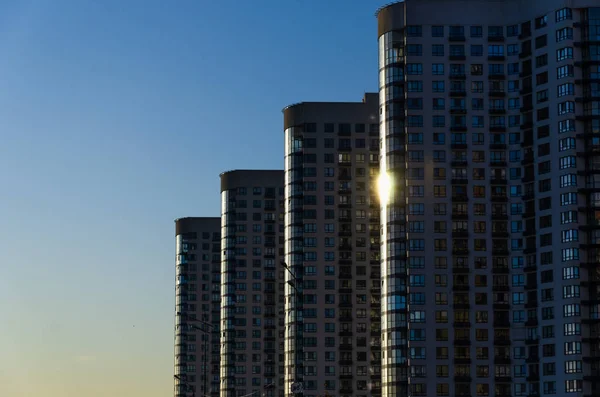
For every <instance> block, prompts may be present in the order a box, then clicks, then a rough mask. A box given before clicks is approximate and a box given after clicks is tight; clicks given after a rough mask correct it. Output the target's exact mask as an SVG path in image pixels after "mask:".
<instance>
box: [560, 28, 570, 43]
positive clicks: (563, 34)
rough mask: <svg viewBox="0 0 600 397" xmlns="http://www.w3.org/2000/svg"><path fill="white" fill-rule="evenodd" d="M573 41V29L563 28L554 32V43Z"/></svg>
mask: <svg viewBox="0 0 600 397" xmlns="http://www.w3.org/2000/svg"><path fill="white" fill-rule="evenodd" d="M563 40H573V28H569V27H565V28H562V29H558V30H557V31H556V42H557V43H558V42H561V41H563Z"/></svg>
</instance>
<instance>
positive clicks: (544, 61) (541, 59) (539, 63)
mask: <svg viewBox="0 0 600 397" xmlns="http://www.w3.org/2000/svg"><path fill="white" fill-rule="evenodd" d="M546 65H548V54H543V55H539V56H537V57H535V67H536V68H541V67H543V66H546Z"/></svg>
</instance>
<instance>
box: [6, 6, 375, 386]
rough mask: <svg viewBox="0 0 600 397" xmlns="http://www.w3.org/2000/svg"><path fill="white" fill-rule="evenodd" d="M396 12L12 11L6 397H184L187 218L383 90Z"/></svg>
mask: <svg viewBox="0 0 600 397" xmlns="http://www.w3.org/2000/svg"><path fill="white" fill-rule="evenodd" d="M383 3H384V2H381V1H375V0H352V1H349V0H253V1H250V0H236V1H213V0H210V1H209V0H195V1H191V0H178V1H166V0H162V1H158V0H144V1H141V0H126V1H123V0H103V1H91V0H21V1H8V0H7V1H3V2H1V3H0V53H1V54H2V56H1V57H0V222H1V223H0V395H2V396H11V397H25V396H27V397H29V396H34V395H36V396H37V395H40V396H45V397H59V396H60V397H75V396H77V397H80V396H86V397H99V396H103V397H104V396H111V397H112V396H120V395H128V396H144V397H159V396H161V397H164V396H165V395H171V393H172V385H173V381H172V374H173V343H172V342H173V327H172V324H173V311H174V309H173V307H174V297H173V295H174V281H173V278H174V259H175V255H174V248H175V240H174V224H173V220H174V219H175V218H178V217H182V216H218V214H219V177H218V175H219V173H221V172H223V171H226V170H230V169H236V168H282V167H283V158H282V148H283V139H282V138H283V132H282V114H281V109H282V108H283V107H284V106H286V105H288V104H291V103H295V102H300V101H359V100H361V98H362V95H363V93H364V92H365V91H374V90H376V89H377V37H376V36H377V31H376V20H375V18H374V16H373V13H374V11H375V10H376V9H377V8H378V7H379V6H381V5H382V4H383Z"/></svg>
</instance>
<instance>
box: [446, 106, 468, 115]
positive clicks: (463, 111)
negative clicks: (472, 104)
mask: <svg viewBox="0 0 600 397" xmlns="http://www.w3.org/2000/svg"><path fill="white" fill-rule="evenodd" d="M466 113H467V109H466V108H458V107H451V108H450V114H466Z"/></svg>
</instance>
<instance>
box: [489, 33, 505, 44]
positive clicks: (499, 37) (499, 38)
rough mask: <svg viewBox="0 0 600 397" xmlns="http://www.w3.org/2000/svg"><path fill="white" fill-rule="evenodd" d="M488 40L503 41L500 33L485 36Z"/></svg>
mask: <svg viewBox="0 0 600 397" xmlns="http://www.w3.org/2000/svg"><path fill="white" fill-rule="evenodd" d="M487 39H488V41H489V42H494V43H501V42H503V41H504V36H500V35H491V36H488V37H487Z"/></svg>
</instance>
